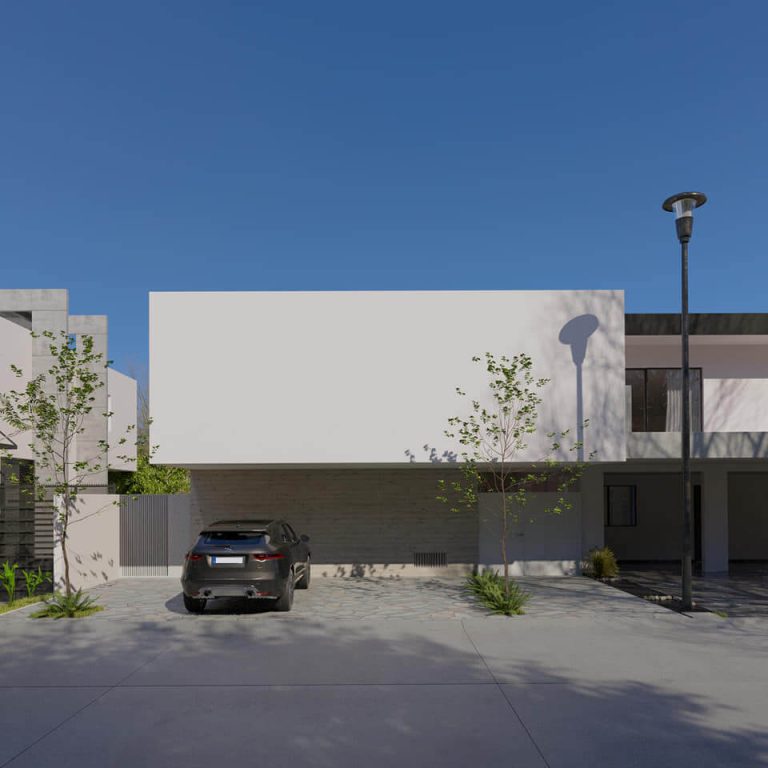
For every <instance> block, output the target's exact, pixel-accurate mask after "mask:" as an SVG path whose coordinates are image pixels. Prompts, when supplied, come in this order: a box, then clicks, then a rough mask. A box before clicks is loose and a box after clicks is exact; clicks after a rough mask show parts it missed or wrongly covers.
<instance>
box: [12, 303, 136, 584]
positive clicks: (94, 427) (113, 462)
mask: <svg viewBox="0 0 768 768" xmlns="http://www.w3.org/2000/svg"><path fill="white" fill-rule="evenodd" d="M107 330H108V327H107V318H106V316H105V315H70V314H69V296H68V292H67V291H66V290H59V289H56V290H0V392H7V391H9V390H11V389H15V390H22V389H23V388H24V386H26V384H27V382H28V381H29V380H30V379H31V378H33V377H35V376H38V375H40V374H46V373H47V371H48V369H49V367H50V365H51V363H52V359H51V357H50V351H49V341H48V340H46V339H44V338H33V336H32V332H33V331H34V332H35V333H37V334H40V333H43V332H44V331H51V332H52V333H54V334H59V333H60V332H63V333H65V334H67V335H68V336H69V337H70V338H71V343H73V344H75V345H77V344H79V343H80V340H81V339H82V337H83V336H85V335H88V336H91V337H92V338H93V343H94V350H95V351H96V352H101V353H102V354H103V355H104V362H105V363H106V361H107V359H108V356H107ZM11 365H15V366H17V367H18V368H20V369H21V370H22V371H23V374H24V375H23V377H22V378H18V377H16V376H15V375H14V374H13V373H12V372H11ZM101 375H102V376H103V382H104V386H103V387H101V388H99V389H97V390H96V392H95V393H94V396H95V398H96V401H95V402H94V404H93V409H92V411H91V413H90V414H89V415H88V417H86V420H85V422H84V427H85V431H84V432H83V433H82V434H81V435H79V436H78V437H77V440H76V445H75V446H74V450H73V453H74V455H73V457H72V461H83V460H88V461H91V462H92V463H94V464H100V465H101V466H102V467H103V469H102V470H101V471H99V472H96V473H93V475H92V476H91V478H90V481H89V486H90V487H89V488H88V491H89V492H92V493H104V492H106V490H107V488H108V473H109V471H111V470H112V471H133V470H135V458H136V446H135V441H134V440H132V439H129V438H131V436H132V435H133V434H135V433H133V432H132V430H129V429H128V428H129V426H131V425H135V424H136V381H135V380H134V379H132V378H130V377H129V376H126V375H125V374H122V373H120V372H119V371H117V370H115V369H114V368H111V367H110V368H104V369H103V370H102V371H101ZM109 413H111V415H110V416H107V415H106V414H109ZM0 432H2V434H0V443H2V444H3V447H4V449H5V451H6V452H7V455H6V456H5V457H3V458H1V459H0V563H2V562H3V561H5V560H10V561H11V562H18V563H19V564H20V565H21V566H23V567H28V566H30V565H32V566H37V565H42V566H43V567H44V568H46V569H49V568H50V567H51V565H52V561H53V547H54V532H53V523H52V510H51V508H50V506H49V505H40V504H36V503H35V501H34V499H35V496H34V494H33V493H32V492H31V491H30V488H31V482H32V478H33V475H34V472H33V459H34V454H33V452H32V450H31V448H30V439H31V436H30V435H28V434H25V433H21V434H16V433H14V430H13V429H12V428H11V427H9V426H8V425H7V424H5V423H3V422H2V421H0ZM121 438H126V439H127V442H126V443H125V444H123V445H120V444H119V441H120V439H121ZM105 444H106V445H107V446H108V448H107V450H104V445H105ZM15 478H20V479H21V483H20V482H19V481H18V480H16V479H15ZM25 491H30V492H25Z"/></svg>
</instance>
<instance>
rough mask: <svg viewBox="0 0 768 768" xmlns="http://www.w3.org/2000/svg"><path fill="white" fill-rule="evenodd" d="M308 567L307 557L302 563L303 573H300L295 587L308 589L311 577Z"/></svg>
mask: <svg viewBox="0 0 768 768" xmlns="http://www.w3.org/2000/svg"><path fill="white" fill-rule="evenodd" d="M309 567H310V563H309V558H307V562H306V563H305V564H304V573H303V574H302V576H301V578H300V579H299V580H298V581H297V582H296V589H309V579H310V577H311V573H310V571H309Z"/></svg>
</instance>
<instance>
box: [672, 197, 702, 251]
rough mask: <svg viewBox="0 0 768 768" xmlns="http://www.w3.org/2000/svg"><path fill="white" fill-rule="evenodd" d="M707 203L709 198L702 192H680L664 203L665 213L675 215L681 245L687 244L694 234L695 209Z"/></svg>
mask: <svg viewBox="0 0 768 768" xmlns="http://www.w3.org/2000/svg"><path fill="white" fill-rule="evenodd" d="M706 202H707V196H706V195H704V194H702V193H701V192H680V193H678V194H677V195H672V197H668V198H667V199H666V200H665V201H664V202H663V203H662V206H661V207H662V208H663V209H664V210H665V211H669V212H670V213H674V214H675V225H676V227H677V238H678V240H680V242H681V243H687V242H688V241H689V240H690V239H691V234H692V233H693V209H694V208H699V207H700V206H702V205H704V203H706Z"/></svg>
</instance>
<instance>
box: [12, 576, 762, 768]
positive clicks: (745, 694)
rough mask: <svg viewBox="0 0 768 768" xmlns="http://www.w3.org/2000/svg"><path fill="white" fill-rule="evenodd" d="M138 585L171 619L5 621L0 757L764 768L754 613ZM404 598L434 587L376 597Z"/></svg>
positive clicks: (64, 762) (52, 761)
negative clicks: (388, 609)
mask: <svg viewBox="0 0 768 768" xmlns="http://www.w3.org/2000/svg"><path fill="white" fill-rule="evenodd" d="M163 581H164V582H165V587H163V586H162V583H161V582H163ZM345 583H346V582H341V584H342V585H343V584H345ZM145 584H146V585H147V592H146V594H145V596H144V597H141V598H137V600H138V604H145V605H150V604H152V605H155V606H156V605H157V603H158V602H159V604H160V605H162V606H165V613H166V614H170V615H171V616H172V618H160V616H161V614H158V615H157V616H156V615H153V614H154V611H155V609H151V610H146V611H144V612H142V611H140V610H135V611H134V614H133V616H130V615H128V613H127V612H126V613H125V614H123V615H122V616H118V612H117V606H118V605H119V604H120V600H121V599H124V598H119V595H120V589H122V588H123V587H126V586H130V585H126V584H122V585H120V587H119V588H118V587H108V588H106V589H104V590H102V591H103V601H104V602H105V603H107V602H108V601H113V602H112V604H111V605H110V610H109V611H108V612H107V611H105V612H104V613H102V614H99V615H98V616H95V617H92V618H90V619H85V620H79V621H70V622H64V621H61V622H50V621H46V622H41V621H34V620H32V619H28V618H26V617H25V616H24V614H23V612H21V613H17V614H10V615H7V616H4V617H0V636H2V638H3V640H4V643H3V653H2V654H0V766H6V765H10V766H13V767H14V768H26V767H29V768H31V767H33V766H34V767H35V768H38V767H39V766H46V765H56V766H57V767H58V768H69V767H70V766H71V767H72V768H74V767H75V766H77V768H83V767H84V766H100V767H101V766H134V765H140V766H146V768H155V766H157V767H158V768H160V766H162V767H163V768H166V767H167V766H176V765H178V766H182V765H183V766H201V767H202V766H206V768H208V766H210V765H223V764H239V765H253V764H258V763H261V762H264V763H267V764H269V765H270V766H286V767H287V766H291V768H293V767H294V766H297V765H300V766H304V765H307V766H329V767H330V766H333V767H334V768H345V767H346V766H355V767H358V766H366V768H368V767H371V768H375V767H378V766H382V767H384V766H387V767H389V766H392V765H403V766H411V765H412V766H432V765H435V766H440V768H443V767H445V766H462V767H465V766H466V765H482V766H505V768H509V767H512V768H515V767H516V766H526V767H527V766H538V767H542V766H549V768H554V767H555V766H558V767H559V766H562V767H563V768H565V767H568V768H572V767H574V766H592V765H595V764H607V765H611V766H616V767H619V766H646V765H647V766H654V767H657V766H676V767H679V766H696V767H697V768H705V767H706V766H718V767H719V766H724V765H727V766H756V765H768V694H767V693H766V689H767V688H768V686H767V685H766V683H767V682H768V680H767V679H766V671H765V670H766V661H767V660H768V659H767V658H766V657H767V656H768V653H767V650H766V649H767V648H768V623H767V622H766V621H765V620H763V619H760V618H756V619H743V620H728V619H721V618H719V617H717V616H713V615H711V614H710V615H698V616H695V617H693V618H689V617H686V616H680V615H677V614H674V613H672V612H669V611H667V610H665V609H660V608H655V607H654V606H650V605H648V604H646V603H643V602H642V601H639V600H636V599H635V598H632V597H630V596H626V595H624V594H623V593H617V592H616V590H612V589H610V588H607V587H604V586H603V585H599V584H595V583H594V582H588V581H587V580H583V579H561V580H551V581H549V580H548V581H542V582H540V583H539V584H538V586H537V587H535V589H536V593H535V601H534V603H533V604H532V605H531V611H530V613H529V614H528V615H527V616H524V617H520V618H515V619H503V618H488V617H487V616H485V615H484V614H480V613H478V612H474V609H472V607H471V606H462V607H458V608H457V607H456V605H455V604H454V602H453V600H452V598H451V597H450V594H451V593H450V589H447V591H445V590H444V591H442V592H441V591H440V590H433V593H435V594H437V595H438V597H437V598H435V599H437V601H438V603H439V604H440V605H441V606H443V605H445V604H448V605H450V606H452V610H454V611H455V615H452V616H450V617H444V618H426V619H425V618H421V619H419V620H416V619H414V618H403V617H402V616H401V617H393V616H391V615H385V616H380V617H378V618H377V617H374V616H367V617H362V616H357V617H352V618H339V617H338V615H334V614H333V611H332V612H331V613H326V614H323V613H322V611H315V612H313V611H310V610H308V606H309V604H310V600H315V601H316V602H314V603H312V605H313V606H314V608H315V609H317V608H318V607H319V606H322V604H323V603H324V602H325V603H326V604H328V601H329V600H330V599H331V593H332V590H334V589H336V588H339V583H335V584H334V583H329V584H326V585H325V586H323V585H322V583H321V582H317V583H316V584H313V586H312V589H311V590H310V591H309V593H307V595H301V594H300V595H297V608H298V610H297V611H296V612H293V613H291V614H288V615H285V614H283V615H276V614H267V613H264V614H258V613H250V614H234V615H233V614H228V615H225V614H218V615H216V614H214V615H211V616H203V617H194V616H185V615H183V614H181V613H178V612H176V611H174V610H173V607H174V603H173V601H174V599H175V597H174V595H173V594H171V596H170V597H169V598H167V599H166V600H163V596H164V595H166V594H167V593H173V590H174V589H175V586H174V585H172V584H171V583H170V581H169V580H153V581H152V582H151V583H150V582H149V581H147V582H145ZM351 586H358V587H359V586H360V585H359V584H357V585H355V584H352V585H351ZM443 586H445V585H443ZM396 587H399V588H400V590H401V591H402V590H406V592H407V593H409V594H410V595H411V596H409V597H407V598H406V599H405V602H406V603H408V602H409V601H410V600H412V599H415V598H413V597H412V593H416V594H420V593H421V592H422V591H423V590H422V587H423V585H419V584H415V585H414V584H409V583H408V582H401V583H399V584H390V585H384V586H381V588H379V586H378V585H374V586H373V587H371V595H372V597H371V598H370V602H371V603H372V604H373V603H376V602H378V601H380V600H383V601H384V602H385V603H388V598H387V594H388V590H390V589H392V590H394V589H395V588H396ZM448 587H450V584H449V585H448ZM164 589H165V590H166V591H165V592H164ZM110 590H113V591H112V592H111V593H110ZM605 590H609V592H607V591H605ZM128 591H129V590H126V593H125V594H127V592H128ZM107 593H110V594H111V597H107ZM134 594H135V590H134ZM615 594H619V595H620V597H618V598H616V599H617V600H618V601H620V602H614V595H615ZM310 595H314V597H310ZM396 597H397V595H396V592H392V594H391V595H390V598H389V603H390V606H391V600H394V599H395V598H396ZM433 597H434V594H433ZM303 599H304V609H303V610H302V609H301V608H300V607H299V606H301V604H302V600H303ZM361 599H362V600H363V601H364V602H365V601H366V600H367V598H365V597H363V598H361ZM397 599H398V600H400V601H402V600H403V599H404V598H403V597H402V595H401V596H400V597H397ZM429 599H433V598H429ZM113 610H114V611H115V613H113V614H112V618H111V619H110V618H109V617H108V613H112V611H113ZM334 610H336V609H334ZM465 610H466V611H467V612H466V613H465Z"/></svg>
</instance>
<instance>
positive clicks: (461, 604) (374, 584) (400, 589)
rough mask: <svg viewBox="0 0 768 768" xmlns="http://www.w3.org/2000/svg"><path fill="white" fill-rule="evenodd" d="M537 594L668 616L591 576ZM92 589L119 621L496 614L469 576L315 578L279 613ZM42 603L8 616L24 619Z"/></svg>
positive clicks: (173, 586)
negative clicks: (478, 597) (196, 606)
mask: <svg viewBox="0 0 768 768" xmlns="http://www.w3.org/2000/svg"><path fill="white" fill-rule="evenodd" d="M516 581H517V582H518V583H519V584H520V585H521V586H522V587H523V589H525V590H526V591H527V592H528V593H529V594H530V595H531V599H530V602H529V603H528V605H527V606H526V609H525V610H526V614H527V615H530V616H549V617H557V616H569V615H574V614H584V613H589V612H591V611H598V612H599V613H600V614H601V615H605V614H622V615H633V614H636V613H640V614H645V613H663V612H666V611H665V609H664V608H660V607H658V606H655V605H652V604H650V603H646V602H644V601H642V600H638V599H637V598H634V597H632V596H631V595H628V594H627V593H625V592H621V591H619V590H616V589H613V588H612V587H609V586H606V585H604V584H600V583H597V582H595V581H593V580H591V579H585V578H581V577H571V578H551V579H547V578H537V579H517V580H516ZM91 594H93V595H94V596H96V597H97V598H98V601H99V603H100V604H101V605H103V606H104V607H105V609H106V610H105V611H103V612H102V613H98V614H95V615H94V616H93V617H91V620H92V621H114V620H131V621H136V620H150V621H173V620H188V621H195V620H201V619H202V620H216V619H222V618H224V617H226V618H227V619H229V620H237V621H255V620H261V621H264V620H270V621H273V620H279V621H301V620H302V619H312V620H317V619H321V620H325V619H333V620H345V619H359V620H362V621H371V620H389V619H404V620H409V621H411V620H418V621H429V620H433V619H465V618H482V617H489V618H493V617H492V616H491V615H490V614H489V612H488V611H486V610H485V609H484V608H482V607H481V606H479V605H478V604H477V603H476V601H475V600H474V598H473V597H472V596H471V595H469V594H468V593H467V592H466V590H465V589H464V584H463V580H462V579H457V578H454V579H415V578H408V579H371V578H326V579H315V580H313V582H312V584H311V586H310V589H309V590H297V591H296V598H295V601H294V605H293V610H292V611H290V612H289V613H276V612H275V611H273V610H272V604H271V603H270V602H269V601H263V602H262V601H243V600H216V601H211V603H209V606H208V607H207V608H206V611H205V613H204V614H203V615H202V616H195V615H192V614H189V613H187V611H186V610H185V608H184V605H183V602H182V598H181V592H180V586H179V581H178V579H176V578H141V579H121V580H119V581H117V582H113V583H110V584H105V585H102V586H99V587H95V588H94V589H92V590H91ZM33 610H34V608H30V609H28V610H23V611H18V612H16V613H14V614H11V615H9V616H8V617H7V620H9V621H10V620H23V619H24V618H26V616H27V615H28V614H29V613H31V612H32V611H33Z"/></svg>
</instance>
